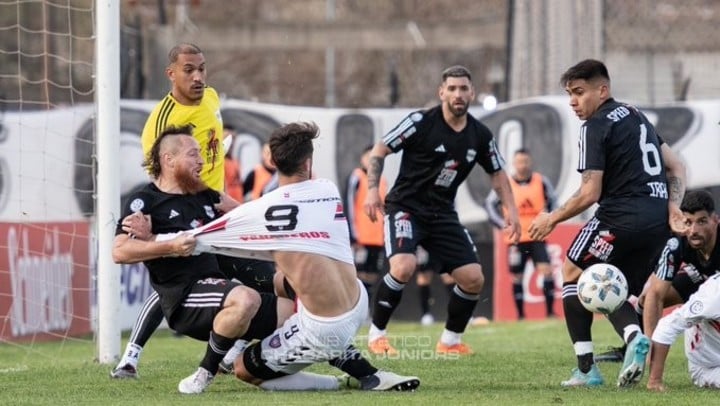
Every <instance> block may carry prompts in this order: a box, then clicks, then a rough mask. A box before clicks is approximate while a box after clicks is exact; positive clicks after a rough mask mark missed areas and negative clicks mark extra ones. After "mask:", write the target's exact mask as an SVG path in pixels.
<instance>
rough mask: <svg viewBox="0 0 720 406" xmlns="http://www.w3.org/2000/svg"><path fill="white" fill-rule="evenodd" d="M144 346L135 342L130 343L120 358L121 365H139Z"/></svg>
mask: <svg viewBox="0 0 720 406" xmlns="http://www.w3.org/2000/svg"><path fill="white" fill-rule="evenodd" d="M142 350H143V347H141V346H139V345H137V344H135V343H128V344H127V346H126V347H125V353H124V354H123V356H122V358H121V359H120V365H125V364H130V365H132V366H134V367H137V364H138V361H140V354H142Z"/></svg>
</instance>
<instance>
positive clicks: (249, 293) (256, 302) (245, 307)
mask: <svg viewBox="0 0 720 406" xmlns="http://www.w3.org/2000/svg"><path fill="white" fill-rule="evenodd" d="M260 304H261V299H260V294H259V293H258V292H257V291H255V290H253V289H251V288H248V287H247V286H237V287H235V288H234V289H233V290H231V291H230V293H229V294H228V296H227V298H226V299H225V308H230V309H232V310H233V311H235V312H236V313H238V314H239V315H241V316H240V317H242V318H243V319H247V320H250V319H252V318H253V316H254V315H255V313H257V311H258V309H259V308H260Z"/></svg>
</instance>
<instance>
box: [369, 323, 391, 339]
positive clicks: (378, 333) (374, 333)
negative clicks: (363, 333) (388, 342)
mask: <svg viewBox="0 0 720 406" xmlns="http://www.w3.org/2000/svg"><path fill="white" fill-rule="evenodd" d="M386 335H387V330H380V329H379V328H377V327H375V325H374V324H370V330H369V331H368V343H371V342H373V341H375V340H377V339H378V338H380V337H385V336H386Z"/></svg>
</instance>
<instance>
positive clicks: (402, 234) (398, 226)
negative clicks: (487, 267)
mask: <svg viewBox="0 0 720 406" xmlns="http://www.w3.org/2000/svg"><path fill="white" fill-rule="evenodd" d="M385 229H386V231H387V232H386V234H385V241H386V244H385V248H386V250H387V255H388V258H389V257H392V256H393V255H395V254H415V249H416V248H417V245H418V244H421V245H422V246H423V248H425V250H426V251H427V252H428V254H429V255H430V258H432V259H433V260H434V261H436V262H438V263H440V264H442V266H441V267H439V270H438V272H440V273H443V272H451V271H453V270H454V269H456V268H459V267H461V266H463V265H467V264H472V263H477V262H478V258H477V249H476V248H475V243H474V242H473V240H472V238H471V237H470V233H469V232H468V231H467V229H466V228H465V227H463V226H462V224H460V221H459V220H458V218H457V214H456V213H454V212H451V213H448V214H443V215H434V216H427V217H425V216H423V217H421V216H415V215H413V214H411V213H408V212H405V211H388V212H387V214H386V216H385Z"/></svg>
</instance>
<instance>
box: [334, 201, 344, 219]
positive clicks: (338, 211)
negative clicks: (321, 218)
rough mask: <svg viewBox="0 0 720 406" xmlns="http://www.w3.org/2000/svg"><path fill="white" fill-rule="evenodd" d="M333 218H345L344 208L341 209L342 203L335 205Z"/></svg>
mask: <svg viewBox="0 0 720 406" xmlns="http://www.w3.org/2000/svg"><path fill="white" fill-rule="evenodd" d="M335 220H345V210H344V209H343V205H342V203H338V204H337V206H335Z"/></svg>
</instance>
